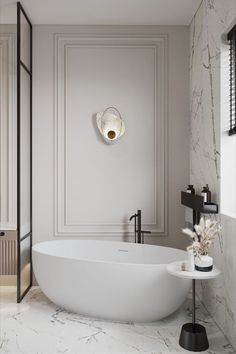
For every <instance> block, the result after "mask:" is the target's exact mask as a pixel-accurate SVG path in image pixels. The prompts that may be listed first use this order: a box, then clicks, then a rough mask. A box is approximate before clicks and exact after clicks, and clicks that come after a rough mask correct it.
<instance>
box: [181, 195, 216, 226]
mask: <svg viewBox="0 0 236 354" xmlns="http://www.w3.org/2000/svg"><path fill="white" fill-rule="evenodd" d="M181 204H182V205H184V206H186V207H188V208H191V209H192V210H193V226H194V225H195V224H198V223H199V221H200V218H201V214H218V210H219V207H218V204H215V203H204V198H203V197H202V196H201V195H197V194H190V193H187V192H181Z"/></svg>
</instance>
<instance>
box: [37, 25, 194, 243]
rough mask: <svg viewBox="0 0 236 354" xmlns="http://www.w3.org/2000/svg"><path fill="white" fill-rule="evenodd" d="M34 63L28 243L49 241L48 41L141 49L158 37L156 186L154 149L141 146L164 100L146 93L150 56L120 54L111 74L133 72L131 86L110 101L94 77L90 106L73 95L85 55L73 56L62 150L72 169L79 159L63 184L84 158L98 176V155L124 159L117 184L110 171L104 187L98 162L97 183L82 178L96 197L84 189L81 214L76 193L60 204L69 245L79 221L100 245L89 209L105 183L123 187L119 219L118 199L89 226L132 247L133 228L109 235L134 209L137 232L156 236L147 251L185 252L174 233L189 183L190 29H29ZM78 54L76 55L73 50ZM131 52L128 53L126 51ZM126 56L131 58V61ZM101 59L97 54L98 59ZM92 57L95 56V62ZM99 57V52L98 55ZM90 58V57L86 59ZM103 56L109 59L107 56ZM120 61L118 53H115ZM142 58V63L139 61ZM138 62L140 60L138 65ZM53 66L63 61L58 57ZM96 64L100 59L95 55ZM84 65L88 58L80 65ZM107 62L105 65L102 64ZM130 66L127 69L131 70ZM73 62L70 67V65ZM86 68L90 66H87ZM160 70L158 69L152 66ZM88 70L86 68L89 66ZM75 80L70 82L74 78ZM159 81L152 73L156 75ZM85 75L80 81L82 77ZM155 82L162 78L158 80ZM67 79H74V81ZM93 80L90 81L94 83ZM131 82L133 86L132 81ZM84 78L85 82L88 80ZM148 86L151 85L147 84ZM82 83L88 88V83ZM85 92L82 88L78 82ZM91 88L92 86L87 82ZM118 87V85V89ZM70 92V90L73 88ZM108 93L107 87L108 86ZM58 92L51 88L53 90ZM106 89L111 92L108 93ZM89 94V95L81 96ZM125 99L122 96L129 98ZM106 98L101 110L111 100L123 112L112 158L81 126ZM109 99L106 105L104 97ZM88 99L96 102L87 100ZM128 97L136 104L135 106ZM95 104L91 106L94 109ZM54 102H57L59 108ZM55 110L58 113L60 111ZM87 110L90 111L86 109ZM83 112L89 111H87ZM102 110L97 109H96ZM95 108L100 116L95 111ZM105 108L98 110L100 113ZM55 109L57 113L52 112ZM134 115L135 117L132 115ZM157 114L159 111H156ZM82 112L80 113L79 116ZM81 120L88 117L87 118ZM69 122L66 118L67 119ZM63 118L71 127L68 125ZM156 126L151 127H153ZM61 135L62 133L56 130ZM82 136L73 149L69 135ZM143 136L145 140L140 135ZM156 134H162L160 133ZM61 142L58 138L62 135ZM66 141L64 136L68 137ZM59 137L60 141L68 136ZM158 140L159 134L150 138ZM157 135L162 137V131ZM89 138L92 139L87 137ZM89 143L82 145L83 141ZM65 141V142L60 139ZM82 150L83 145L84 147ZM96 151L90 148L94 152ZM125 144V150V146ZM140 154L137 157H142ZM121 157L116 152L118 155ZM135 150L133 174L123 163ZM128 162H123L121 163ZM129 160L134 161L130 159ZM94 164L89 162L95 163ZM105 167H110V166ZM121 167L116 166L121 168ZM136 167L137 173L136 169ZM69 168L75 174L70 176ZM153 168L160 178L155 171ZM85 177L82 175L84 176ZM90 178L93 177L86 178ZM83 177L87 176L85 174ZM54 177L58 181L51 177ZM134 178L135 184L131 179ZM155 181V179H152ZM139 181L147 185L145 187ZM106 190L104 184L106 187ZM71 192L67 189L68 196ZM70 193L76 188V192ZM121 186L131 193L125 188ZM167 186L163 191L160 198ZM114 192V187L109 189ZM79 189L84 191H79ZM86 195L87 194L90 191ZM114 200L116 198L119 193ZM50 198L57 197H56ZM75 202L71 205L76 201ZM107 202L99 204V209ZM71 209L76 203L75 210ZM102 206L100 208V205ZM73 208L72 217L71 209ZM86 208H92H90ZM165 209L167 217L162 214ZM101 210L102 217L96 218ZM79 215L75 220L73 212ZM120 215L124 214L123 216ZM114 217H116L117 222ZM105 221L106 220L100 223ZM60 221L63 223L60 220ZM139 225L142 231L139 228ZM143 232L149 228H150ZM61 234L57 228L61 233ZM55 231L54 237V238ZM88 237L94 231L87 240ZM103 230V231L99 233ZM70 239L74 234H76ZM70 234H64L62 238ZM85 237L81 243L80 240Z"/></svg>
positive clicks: (51, 116) (51, 123)
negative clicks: (66, 38) (84, 40)
mask: <svg viewBox="0 0 236 354" xmlns="http://www.w3.org/2000/svg"><path fill="white" fill-rule="evenodd" d="M33 32H34V38H33V43H34V48H33V51H34V56H33V57H34V60H33V75H34V85H33V141H34V149H33V181H34V183H33V185H34V186H33V200H34V202H33V242H34V243H36V242H40V241H45V240H50V239H53V238H55V234H57V233H56V232H55V215H57V214H55V190H54V187H55V169H54V168H55V165H54V157H55V155H54V153H55V150H54V148H55V140H54V139H55V136H56V135H55V104H54V98H55V96H54V94H55V86H54V84H55V80H54V79H55V76H54V75H55V71H54V70H55V66H54V63H55V47H54V45H55V34H67V35H68V34H73V36H74V35H75V34H76V33H77V34H80V36H81V34H85V33H86V34H91V36H92V37H93V38H94V37H95V36H96V37H98V38H100V37H101V36H102V34H103V35H104V34H109V35H112V36H113V37H115V36H117V38H121V37H124V35H126V36H128V37H130V36H131V37H132V36H136V37H137V42H138V44H139V45H140V43H141V42H142V40H143V37H148V38H149V40H150V38H152V36H153V37H161V36H163V35H164V36H165V37H166V38H167V48H166V49H167V51H166V57H165V67H166V69H167V72H166V74H167V76H166V77H167V92H166V94H165V95H164V99H165V102H166V116H165V125H166V133H167V136H166V146H165V154H166V155H165V158H164V161H163V156H164V155H163V154H162V155H161V154H160V156H161V157H162V161H158V162H157V164H156V166H157V171H156V174H155V176H156V181H154V180H153V177H152V176H153V175H154V173H153V168H154V155H152V154H154V152H153V151H154V148H155V139H153V138H151V139H149V138H148V134H146V132H148V133H150V134H151V132H152V130H153V129H154V128H153V127H154V126H155V124H159V119H160V115H157V117H156V118H155V117H154V113H153V110H152V108H151V106H152V105H153V102H154V101H155V102H159V101H158V100H159V98H160V95H162V96H163V94H164V87H163V90H160V91H159V95H158V97H155V92H154V89H151V85H152V82H153V86H152V87H154V83H155V80H153V78H152V75H154V72H155V71H153V70H154V69H153V63H154V62H153V60H154V59H153V56H152V55H151V52H145V54H144V53H143V52H142V50H139V51H137V57H136V60H135V58H134V57H132V55H131V54H130V55H131V56H128V57H127V53H128V49H127V50H126V52H125V53H123V54H124V55H123V54H122V55H123V57H122V58H121V59H122V60H123V64H121V67H119V69H118V70H121V77H123V76H122V73H124V72H126V73H127V76H128V73H130V72H131V71H132V70H133V76H132V75H131V74H130V75H131V77H132V79H133V83H132V82H131V81H130V80H127V82H125V80H124V77H123V79H122V80H123V81H122V83H121V87H122V85H123V86H124V87H125V89H127V88H129V91H127V94H126V95H123V94H122V92H121V90H119V91H117V93H116V94H115V92H113V93H112V94H111V95H110V96H109V94H110V93H109V90H107V87H106V86H103V85H102V82H101V81H98V79H96V77H95V76H93V78H94V85H95V86H97V87H98V90H99V91H98V96H99V97H100V101H99V100H98V101H96V99H97V97H96V99H95V98H94V99H93V100H90V97H89V94H86V95H85V96H83V94H84V91H86V90H84V91H83V89H82V91H81V93H80V96H79V95H76V89H74V90H73V89H72V88H75V87H77V86H75V85H77V81H76V82H75V81H73V80H75V79H74V78H76V80H78V87H79V81H80V80H81V77H82V76H81V75H83V73H81V72H80V68H82V65H81V66H80V64H79V63H80V59H81V60H82V57H83V55H88V53H87V52H83V53H82V52H81V53H82V54H81V53H80V52H79V51H78V50H77V52H76V53H75V54H73V56H72V57H71V58H70V60H71V62H70V66H69V69H68V70H69V71H70V73H69V74H68V75H69V76H68V77H69V79H68V88H69V90H70V89H71V92H70V95H69V99H68V102H69V109H71V111H70V112H69V114H68V115H67V117H69V118H68V119H66V122H67V124H68V123H69V122H71V124H72V130H71V131H70V135H69V138H70V140H69V141H70V142H69V145H68V146H69V149H70V151H71V153H72V154H74V155H73V156H74V160H73V159H72V160H71V161H72V162H73V161H76V160H75V158H76V153H77V152H78V165H77V166H75V164H74V163H71V165H70V166H69V167H67V165H66V168H67V169H68V170H69V174H70V177H71V176H72V179H71V181H74V182H76V181H75V179H73V176H75V175H76V176H77V177H78V178H79V176H80V174H79V171H80V170H79V168H80V166H83V168H84V167H85V160H83V156H82V155H83V154H84V159H86V156H89V157H90V161H89V163H90V164H92V165H93V164H97V168H99V164H98V163H97V159H98V158H99V155H98V154H97V150H96V149H98V150H99V152H100V158H101V159H102V158H103V156H106V158H107V159H109V158H110V160H109V161H112V159H111V156H107V154H108V151H109V153H110V152H111V151H112V154H114V156H115V157H116V158H117V159H118V160H119V159H120V158H121V156H122V154H123V156H124V159H125V161H126V164H124V165H123V166H124V170H123V171H122V173H121V176H120V177H119V176H118V174H119V170H118V171H116V169H115V168H114V167H115V166H114V165H112V168H111V169H110V170H109V174H110V175H109V179H107V170H106V167H105V166H106V164H105V163H104V161H102V162H101V167H102V168H103V169H104V174H103V173H102V172H101V171H99V173H98V179H97V182H96V178H94V179H91V175H89V174H88V175H87V177H88V180H90V183H91V182H93V183H97V186H96V187H97V189H95V191H96V193H95V194H93V195H91V194H90V193H89V189H87V191H88V193H87V195H86V196H84V197H83V203H84V204H85V207H84V209H83V210H82V209H81V208H82V203H81V201H80V199H79V196H80V195H81V194H80V193H82V189H81V186H80V185H77V186H78V187H77V188H76V187H75V190H74V195H75V199H73V190H72V191H71V194H70V199H69V202H68V200H66V202H67V203H68V204H69V206H70V212H69V218H70V217H71V218H72V216H73V218H72V219H73V220H72V221H75V222H78V223H79V227H78V229H76V228H75V229H74V228H73V227H72V229H73V230H77V231H78V230H79V232H77V231H75V233H74V234H72V233H71V234H70V237H72V236H73V237H83V236H81V235H82V231H81V230H82V227H81V225H82V224H83V221H84V220H86V221H87V226H86V231H88V230H89V236H87V237H90V238H91V237H95V238H103V236H102V231H100V233H99V234H98V235H95V234H93V232H95V233H96V228H93V225H92V224H93V218H91V215H92V214H93V212H94V211H93V210H94V209H93V203H94V205H97V204H98V200H99V198H100V200H103V199H102V198H103V193H104V190H105V189H106V183H104V181H114V182H116V183H118V182H119V181H121V183H123V184H124V189H125V197H124V199H123V202H125V201H126V203H124V205H125V207H124V212H123V211H122V208H121V207H122V199H120V198H117V199H118V201H119V202H118V203H117V204H116V201H115V200H114V203H111V204H110V205H109V207H107V205H106V204H103V205H101V209H100V210H99V209H96V208H95V213H96V215H95V214H94V219H96V217H97V214H99V213H100V214H99V215H98V216H99V218H101V220H102V222H103V223H106V224H109V222H110V223H111V224H112V226H111V228H108V233H107V235H106V238H107V237H108V238H110V239H114V240H116V239H117V240H118V239H119V240H125V241H128V240H129V241H133V236H132V233H130V234H129V235H128V237H127V235H126V232H127V231H132V226H128V225H126V226H125V227H124V232H125V233H124V234H123V235H122V232H120V230H119V233H117V235H115V234H114V232H116V231H117V229H116V227H115V226H114V224H115V223H116V221H117V220H118V221H117V222H118V223H120V224H121V223H122V222H124V223H125V224H126V223H127V220H128V217H129V216H130V215H131V214H132V213H133V212H135V211H136V209H137V208H139V207H141V209H142V210H143V216H144V218H143V222H144V228H145V229H149V228H152V227H153V229H154V231H157V235H156V236H154V235H152V236H150V237H147V238H146V242H147V243H153V244H161V245H167V246H173V247H178V248H182V247H184V246H185V238H184V236H182V235H181V227H183V225H184V222H185V221H184V208H183V207H181V205H180V191H181V190H182V189H185V188H186V185H187V183H188V175H189V149H188V135H189V127H188V116H189V73H188V43H189V29H188V27H185V26H178V27H176V26H173V27H158V26H126V27H125V26H122V27H119V26H118V27H117V26H109V27H106V26H105V27H104V26H97V27H91V26H89V27H86V26H83V27H79V26H34V31H33ZM98 47H99V50H100V49H101V44H98ZM129 47H130V49H131V48H132V46H131V45H129V44H128V48H129ZM77 49H78V48H77ZM132 50H133V49H132ZM132 50H130V53H133V52H132ZM100 54H101V53H100ZM100 54H99V55H100ZM103 54H104V52H102V55H103ZM93 55H94V53H93ZM109 55H110V52H109ZM119 55H121V52H119ZM145 55H146V57H145ZM142 56H144V57H145V58H146V59H145V60H143V58H144V57H143V58H142ZM57 57H58V58H59V60H61V58H62V57H60V55H59V56H57ZM100 58H101V55H100ZM87 59H89V56H88V57H87ZM90 59H91V63H90V65H92V67H91V71H92V72H93V74H94V73H95V74H96V75H98V74H99V71H97V72H94V67H93V66H94V65H96V60H95V61H94V58H93V57H91V58H90ZM106 60H107V59H106ZM132 60H133V65H132ZM76 61H77V62H78V65H77V66H76V65H75V63H76ZM87 61H89V60H87ZM158 64H159V62H158ZM83 65H85V66H83V68H84V70H85V71H87V72H86V73H85V74H86V75H87V77H89V73H90V72H89V67H86V61H85V63H83ZM88 65H89V63H88ZM135 65H136V66H137V75H135V70H134V69H133V67H134V66H135ZM140 70H143V71H145V73H143V72H142V73H141V72H140ZM73 73H74V75H73ZM157 73H158V71H157ZM114 74H115V79H116V80H118V76H117V73H114ZM86 75H85V76H86ZM103 75H104V82H105V83H106V84H107V83H108V81H109V80H108V79H109V75H108V74H107V72H106V71H104V73H103ZM159 75H161V73H160V72H159ZM73 76H74V77H73ZM93 78H92V79H93ZM135 78H137V81H135ZM92 79H91V78H90V79H88V81H89V80H92ZM145 80H146V85H147V86H146V90H143V87H144V86H145ZM152 80H153V81H152ZM88 81H87V83H88ZM159 82H160V78H158V77H157V80H156V83H157V84H159ZM83 83H84V84H86V80H84V81H83ZM90 84H91V82H90ZM117 84H118V85H119V83H117ZM73 85H74V86H73ZM111 85H113V84H112V81H111ZM57 87H58V84H57ZM59 87H61V82H59ZM111 87H112V89H113V86H111ZM88 92H89V91H88ZM128 92H129V93H128ZM103 96H104V97H107V102H106V104H105V100H104V102H103V104H104V106H106V105H109V104H111V103H112V102H111V100H113V101H114V100H117V104H118V106H119V107H118V108H120V107H122V109H121V108H120V109H121V110H122V111H123V112H125V118H124V119H126V123H127V126H128V128H129V129H128V130H127V134H125V136H124V137H123V138H122V140H121V141H120V142H118V143H117V145H115V146H114V147H112V148H113V150H111V149H110V150H108V149H109V148H110V147H107V146H104V145H102V143H101V142H100V141H99V143H98V139H99V138H98V137H97V136H96V135H95V134H94V131H93V132H92V128H93V129H95V127H91V125H89V124H86V121H85V120H86V119H87V118H86V117H88V116H89V113H88V112H90V111H91V112H94V113H95V112H96V111H97V109H98V107H99V104H100V105H102V99H101V97H103ZM108 96H109V97H108ZM127 96H128V97H129V96H130V99H127ZM94 97H95V96H94ZM135 97H136V98H137V99H136V101H135ZM78 98H79V99H81V98H83V104H84V103H86V104H84V106H83V109H81V105H79V102H78V122H79V123H78V125H77V118H76V103H77V102H76V100H77V99H78ZM141 100H142V101H143V105H140V101H141ZM95 101H96V102H95ZM60 102H61V101H60ZM60 102H59V105H60ZM90 106H91V107H90ZM88 108H89V109H90V111H88ZM101 108H102V107H101ZM101 108H100V109H101ZM104 108H105V107H104ZM59 109H60V108H59ZM138 109H139V110H138ZM140 109H143V111H142V116H143V121H142V120H141V118H140V116H138V114H139V111H140ZM157 109H159V106H158V107H157ZM86 110H87V111H86ZM86 113H87V116H86ZM133 113H135V114H136V115H137V116H138V118H139V119H138V120H137V122H136V123H137V125H136V131H137V134H138V135H139V139H137V137H135V135H133V136H131V134H130V129H131V128H133V127H134V124H135V121H134V119H133V120H132V119H131V118H130V117H132V114H133ZM71 117H72V118H71ZM70 118H71V119H72V121H70ZM155 119H156V120H155ZM60 127H61V126H60ZM79 127H80V128H81V129H82V132H79V134H80V135H79V134H78V135H79V137H80V139H78V141H77V140H76V139H75V138H74V137H73V129H79ZM142 129H143V131H144V134H141V133H142ZM160 129H162V128H161V127H160ZM61 133H62V134H64V133H65V132H63V131H62V132H61ZM67 133H68V131H67ZM67 133H66V134H67ZM156 133H157V134H160V131H157V132H156ZM161 133H163V134H164V130H162V131H161ZM91 134H93V136H92V137H91ZM86 136H87V137H88V139H87V140H86V138H85V139H84V140H83V137H86ZM67 138H68V136H67ZM161 139H162V137H160V138H159V139H158V141H156V144H157V147H158V149H159V150H160V149H161V148H163V147H164V145H163V144H160V141H159V140H161ZM88 142H89V143H88ZM96 144H97V145H96ZM129 144H130V145H129ZM142 148H143V149H142ZM122 149H123V150H122ZM135 149H136V150H137V152H138V154H137V156H141V157H140V166H139V167H140V169H137V167H138V161H134V163H131V161H133V160H129V159H128V157H127V156H128V155H129V152H130V151H133V155H132V156H135V154H134V151H135ZM158 149H157V150H156V151H155V152H156V153H158V154H159V153H160V151H159V150H158ZM143 150H144V151H145V153H146V155H145V154H143V155H142V151H143ZM93 151H94V160H93ZM126 155H127V156H126ZM57 156H58V161H59V163H60V158H61V152H60V151H59V153H58V155H57ZM137 156H136V157H137ZM95 158H96V160H95ZM68 161H69V157H68V158H67V159H66V163H67V162H68ZM111 163H112V162H111ZM164 165H166V170H165V171H163V167H162V166H164ZM120 166H122V164H120ZM142 166H143V169H142ZM75 167H76V168H75ZM158 167H160V168H159V170H158ZM88 170H89V169H88ZM92 171H93V172H94V170H92ZM88 173H89V172H88ZM163 173H165V176H164V177H165V179H164V180H163V181H162V182H161V183H162V185H160V189H159V193H160V191H161V190H162V189H163V191H164V192H165V193H164V198H166V203H162V204H161V203H160V204H159V209H158V210H156V211H155V209H154V204H155V203H154V202H153V200H154V198H153V193H152V190H153V191H154V186H155V184H156V185H158V183H160V178H161V176H162V175H163ZM57 176H58V175H57ZM135 176H137V178H135ZM159 177H160V178H159ZM83 181H86V172H85V171H84V170H83ZM145 181H146V184H145ZM107 183H108V182H107ZM70 186H71V184H69V185H68V186H67V188H69V187H70ZM75 186H76V184H75ZM127 186H130V188H128V187H127ZM134 186H135V187H136V189H137V194H136V193H135V194H134V189H133V187H134ZM165 186H166V189H165V190H164V188H165ZM113 187H114V188H115V184H114V186H113ZM85 188H87V186H86V184H85ZM92 189H93V188H91V190H92ZM118 190H119V193H120V192H121V190H120V189H119V188H118ZM56 193H57V191H56ZM94 195H95V198H96V199H95V200H93V196H94ZM160 195H161V194H158V195H157V198H156V199H157V201H158V202H160V200H159V199H158V198H159V196H160ZM76 198H77V199H76ZM108 200H109V199H106V198H105V201H108ZM76 201H77V202H78V203H77V204H76ZM101 204H102V203H101ZM77 205H78V206H79V207H78V216H77V210H76V206H77ZM90 205H91V208H90V207H89V206H90ZM160 208H163V210H161V212H164V214H163V213H162V216H163V217H162V219H160V215H161V213H160ZM165 208H166V209H165ZM103 210H104V214H103V213H102V211H103ZM80 211H81V212H80ZM122 212H123V214H122ZM116 215H117V216H116ZM106 217H107V219H106ZM156 217H157V222H156V223H155V222H154V221H155V218H156ZM62 218H63V217H62ZM163 221H164V224H165V223H166V227H165V230H164V231H165V233H166V235H165V236H164V235H163V233H158V228H159V226H160V224H161V222H163ZM145 224H146V225H145ZM150 224H154V226H151V225H150ZM61 229H62V228H61ZM61 229H60V230H61ZM91 230H92V231H93V232H92V233H91ZM101 230H102V229H101ZM76 232H77V233H76ZM69 233H70V232H69ZM61 237H62V238H65V237H68V236H66V234H65V232H62V236H61ZM85 237H86V236H85Z"/></svg>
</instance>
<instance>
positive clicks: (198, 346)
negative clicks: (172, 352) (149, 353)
mask: <svg viewBox="0 0 236 354" xmlns="http://www.w3.org/2000/svg"><path fill="white" fill-rule="evenodd" d="M195 282H196V280H195V279H193V280H192V323H185V324H184V325H183V327H182V330H181V333H180V338H179V345H180V346H181V347H182V348H184V349H187V350H190V351H192V352H201V351H203V350H207V349H208V348H209V343H208V339H207V333H206V329H205V327H204V326H202V325H200V324H198V323H196V306H195V297H196V294H195Z"/></svg>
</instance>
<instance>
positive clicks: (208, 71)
mask: <svg viewBox="0 0 236 354" xmlns="http://www.w3.org/2000/svg"><path fill="white" fill-rule="evenodd" d="M235 19H236V0H203V1H202V3H201V6H200V7H199V9H198V11H197V13H196V15H195V16H194V19H193V21H192V23H191V29H190V34H191V35H190V89H191V92H190V99H191V112H190V130H191V131H190V181H191V183H192V184H194V186H195V189H196V190H197V192H200V191H201V189H202V186H203V185H205V184H206V183H208V184H209V186H210V189H211V191H212V199H213V201H215V202H219V200H220V195H219V194H220V178H221V176H220V154H221V151H220V137H221V127H220V122H221V108H220V104H221V51H222V40H223V39H222V38H223V37H222V36H223V35H224V36H225V35H226V33H227V31H228V30H229V29H230V28H231V27H232V25H233V24H235ZM196 38H198V39H196ZM232 197H233V196H232ZM219 219H220V220H221V223H222V233H221V234H220V235H219V237H218V239H217V240H216V242H215V244H214V247H213V248H212V250H211V252H212V256H213V258H214V262H215V264H216V265H217V266H218V267H219V268H220V269H221V270H222V276H221V277H219V278H218V279H216V280H214V281H211V282H209V283H208V282H205V281H204V282H202V283H201V285H202V286H201V289H200V293H201V295H202V299H203V302H204V303H205V305H206V306H207V309H208V310H209V312H210V313H211V314H212V316H214V318H215V320H216V321H217V323H218V325H219V326H220V327H221V328H222V330H223V331H224V333H225V334H226V335H227V337H228V338H229V340H230V341H231V343H232V344H233V345H234V346H235V347H236V336H235V333H236V297H235V291H236V281H235V279H236V261H235V232H236V220H235V219H232V218H230V217H227V216H222V215H219Z"/></svg>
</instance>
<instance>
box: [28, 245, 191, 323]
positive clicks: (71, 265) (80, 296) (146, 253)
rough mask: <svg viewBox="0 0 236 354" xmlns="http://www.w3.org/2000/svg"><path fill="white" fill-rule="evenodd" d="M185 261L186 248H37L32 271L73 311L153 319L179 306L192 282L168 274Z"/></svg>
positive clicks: (54, 297)
mask: <svg viewBox="0 0 236 354" xmlns="http://www.w3.org/2000/svg"><path fill="white" fill-rule="evenodd" d="M184 259H186V252H185V251H181V250H178V249H174V248H167V247H160V246H151V245H140V244H135V243H125V242H113V241H94V240H56V241H48V242H43V243H38V244H36V245H34V246H33V267H34V273H35V276H36V279H37V281H38V284H39V286H40V288H41V289H42V291H43V292H44V293H45V295H47V296H48V298H49V299H51V300H52V301H53V302H54V303H55V304H57V305H59V306H61V307H63V308H65V309H67V310H69V311H72V312H77V313H80V314H82V315H86V316H91V317H98V318H103V319H109V320H117V321H137V322H150V321H155V320H158V319H161V318H163V317H166V316H168V315H169V314H171V313H172V312H174V311H175V310H177V309H178V307H179V306H180V305H181V304H182V303H183V301H184V299H185V297H186V295H187V293H188V291H189V288H190V285H191V281H190V280H188V279H180V278H176V277H174V276H171V275H169V274H168V273H167V271H166V264H167V263H170V262H173V261H178V260H184Z"/></svg>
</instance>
